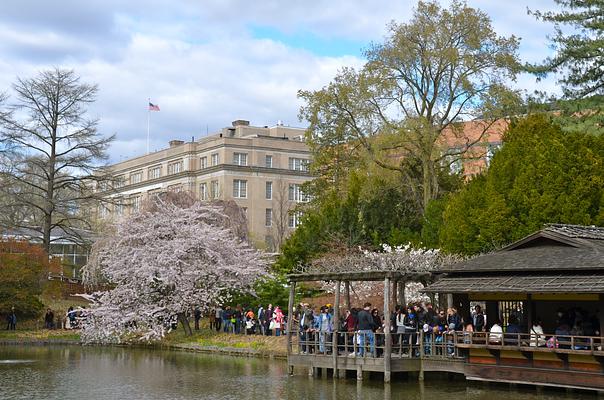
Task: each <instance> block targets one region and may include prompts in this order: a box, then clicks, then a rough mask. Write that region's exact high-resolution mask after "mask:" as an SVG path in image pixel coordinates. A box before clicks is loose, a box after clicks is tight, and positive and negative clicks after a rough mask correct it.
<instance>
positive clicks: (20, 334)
mask: <svg viewBox="0 0 604 400" xmlns="http://www.w3.org/2000/svg"><path fill="white" fill-rule="evenodd" d="M17 326H18V325H17ZM0 340H16V341H36V340H76V341H79V340H80V333H79V332H78V331H72V330H64V329H52V330H49V329H39V330H30V329H27V330H16V331H7V330H0Z"/></svg>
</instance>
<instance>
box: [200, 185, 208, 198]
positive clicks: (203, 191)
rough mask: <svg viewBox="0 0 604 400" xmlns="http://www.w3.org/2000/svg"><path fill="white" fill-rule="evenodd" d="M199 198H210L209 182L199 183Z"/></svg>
mask: <svg viewBox="0 0 604 400" xmlns="http://www.w3.org/2000/svg"><path fill="white" fill-rule="evenodd" d="M199 199H200V200H207V199H208V184H207V183H205V182H204V183H202V184H200V185H199Z"/></svg>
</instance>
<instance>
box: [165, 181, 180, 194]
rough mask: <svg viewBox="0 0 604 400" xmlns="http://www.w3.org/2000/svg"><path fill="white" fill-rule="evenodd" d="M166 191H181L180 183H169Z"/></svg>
mask: <svg viewBox="0 0 604 400" xmlns="http://www.w3.org/2000/svg"><path fill="white" fill-rule="evenodd" d="M168 192H174V193H179V192H182V185H181V184H180V183H179V184H176V185H170V186H168Z"/></svg>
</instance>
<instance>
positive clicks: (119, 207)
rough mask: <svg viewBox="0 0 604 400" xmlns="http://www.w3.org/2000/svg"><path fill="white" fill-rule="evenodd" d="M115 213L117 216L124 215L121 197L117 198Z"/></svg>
mask: <svg viewBox="0 0 604 400" xmlns="http://www.w3.org/2000/svg"><path fill="white" fill-rule="evenodd" d="M115 214H116V215H117V216H119V217H121V216H122V215H124V203H123V202H122V200H121V199H120V200H118V201H117V203H116V204H115Z"/></svg>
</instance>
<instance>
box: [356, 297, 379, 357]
mask: <svg viewBox="0 0 604 400" xmlns="http://www.w3.org/2000/svg"><path fill="white" fill-rule="evenodd" d="M357 325H358V330H359V335H360V336H359V352H358V356H359V357H363V355H364V354H365V344H366V343H367V341H369V348H370V351H371V354H372V355H374V354H375V334H374V333H373V330H374V328H375V323H374V322H373V316H372V315H371V303H365V304H364V305H363V309H362V310H361V311H359V314H358V316H357Z"/></svg>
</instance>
